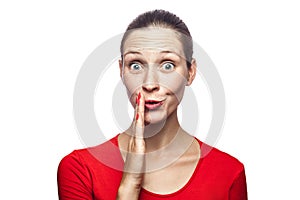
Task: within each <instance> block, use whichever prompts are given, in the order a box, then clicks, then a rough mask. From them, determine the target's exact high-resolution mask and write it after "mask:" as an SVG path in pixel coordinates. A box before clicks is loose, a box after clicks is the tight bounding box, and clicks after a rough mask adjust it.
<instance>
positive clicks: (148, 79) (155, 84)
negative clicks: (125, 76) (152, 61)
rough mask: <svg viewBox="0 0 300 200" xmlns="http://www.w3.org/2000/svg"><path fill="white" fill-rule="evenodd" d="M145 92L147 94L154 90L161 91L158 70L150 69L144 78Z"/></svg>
mask: <svg viewBox="0 0 300 200" xmlns="http://www.w3.org/2000/svg"><path fill="white" fill-rule="evenodd" d="M143 90H146V91H147V92H152V91H154V90H159V81H158V74H157V72H156V70H153V69H149V70H148V71H147V73H146V75H145V77H144V81H143Z"/></svg>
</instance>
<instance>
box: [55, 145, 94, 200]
mask: <svg viewBox="0 0 300 200" xmlns="http://www.w3.org/2000/svg"><path fill="white" fill-rule="evenodd" d="M90 177H91V176H90V173H89V170H88V168H87V167H86V166H85V165H83V164H82V162H81V159H80V155H78V152H77V151H73V152H72V153H71V154H69V155H67V156H66V157H64V158H63V159H62V160H61V162H60V164H59V166H58V172H57V183H58V196H59V199H60V200H71V199H72V200H92V199H93V195H92V186H91V178H90Z"/></svg>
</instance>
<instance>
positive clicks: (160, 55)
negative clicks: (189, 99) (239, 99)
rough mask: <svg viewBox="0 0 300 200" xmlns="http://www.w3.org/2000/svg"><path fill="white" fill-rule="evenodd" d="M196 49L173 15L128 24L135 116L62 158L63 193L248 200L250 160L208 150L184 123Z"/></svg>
mask: <svg viewBox="0 0 300 200" xmlns="http://www.w3.org/2000/svg"><path fill="white" fill-rule="evenodd" d="M192 54H193V46H192V38H191V35H190V32H189V30H188V28H187V27H186V25H185V24H184V22H182V20H180V19H179V18H178V17H177V16H175V15H174V14H172V13H169V12H167V11H164V10H155V11H150V12H146V13H143V14H142V15H140V16H138V17H137V18H136V19H135V20H134V21H133V22H132V23H131V24H130V25H129V26H128V28H127V30H126V33H125V34H124V36H123V39H122V42H121V59H120V61H119V67H120V76H121V78H122V81H123V83H124V85H125V86H126V89H127V93H128V97H129V100H130V102H131V104H132V106H133V107H134V109H135V114H134V119H133V121H132V124H131V126H130V127H129V128H128V129H127V130H126V131H124V132H123V133H121V134H118V135H117V136H115V137H114V138H112V139H111V140H109V141H108V142H105V143H103V144H100V145H98V146H96V147H92V148H87V149H81V150H76V151H73V152H72V153H71V154H69V155H67V156H66V157H65V158H63V159H62V161H61V163H60V165H59V168H58V189H59V197H60V199H63V200H65V199H230V200H232V199H239V200H243V199H247V189H246V178H245V171H244V166H243V164H242V163H240V162H239V161H238V160H237V159H235V158H234V157H232V156H230V155H228V154H226V153H224V152H221V151H219V150H217V149H215V148H211V151H210V152H209V153H208V154H206V155H205V156H203V154H202V150H203V149H204V148H205V147H207V145H206V144H204V143H202V142H200V141H199V140H198V139H197V138H195V137H193V136H191V135H190V134H189V133H187V132H186V131H185V130H183V129H182V128H181V126H180V124H179V122H178V117H177V108H178V105H179V103H180V101H181V99H182V97H183V94H184V89H185V87H186V86H189V85H191V84H192V82H193V80H194V78H195V75H196V61H195V60H194V59H193V58H192ZM110 144H113V145H110ZM112 146H115V147H117V148H113V147H112ZM118 169H122V170H118Z"/></svg>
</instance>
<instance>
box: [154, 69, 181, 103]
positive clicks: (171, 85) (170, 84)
mask: <svg viewBox="0 0 300 200" xmlns="http://www.w3.org/2000/svg"><path fill="white" fill-rule="evenodd" d="M159 79H160V85H161V86H163V87H164V88H166V89H168V90H169V91H170V92H172V94H174V95H175V96H176V98H177V100H178V102H180V101H181V99H182V97H183V93H184V89H185V85H186V83H187V80H186V78H185V77H184V76H183V75H182V74H180V73H177V72H172V73H169V74H161V75H160V78H159Z"/></svg>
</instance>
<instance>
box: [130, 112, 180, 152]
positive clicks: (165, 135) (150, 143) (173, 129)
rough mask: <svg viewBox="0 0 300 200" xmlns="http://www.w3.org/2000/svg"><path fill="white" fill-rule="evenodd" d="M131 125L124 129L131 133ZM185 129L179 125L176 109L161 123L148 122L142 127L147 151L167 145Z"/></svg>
mask: <svg viewBox="0 0 300 200" xmlns="http://www.w3.org/2000/svg"><path fill="white" fill-rule="evenodd" d="M132 128H133V125H131V127H130V128H129V129H128V130H127V131H125V132H129V133H130V134H133V133H132V131H130V130H132ZM184 133H185V131H184V130H183V129H182V128H181V127H180V124H179V122H178V117H177V110H175V111H174V112H173V113H172V114H171V115H170V116H169V117H168V118H167V119H166V121H163V122H161V123H155V124H151V123H150V124H148V125H146V126H145V129H144V137H145V142H146V149H147V152H151V151H156V150H157V149H162V148H163V147H165V146H167V145H168V144H169V143H170V142H171V141H172V140H173V139H174V138H175V136H176V137H178V136H180V135H182V134H184Z"/></svg>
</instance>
